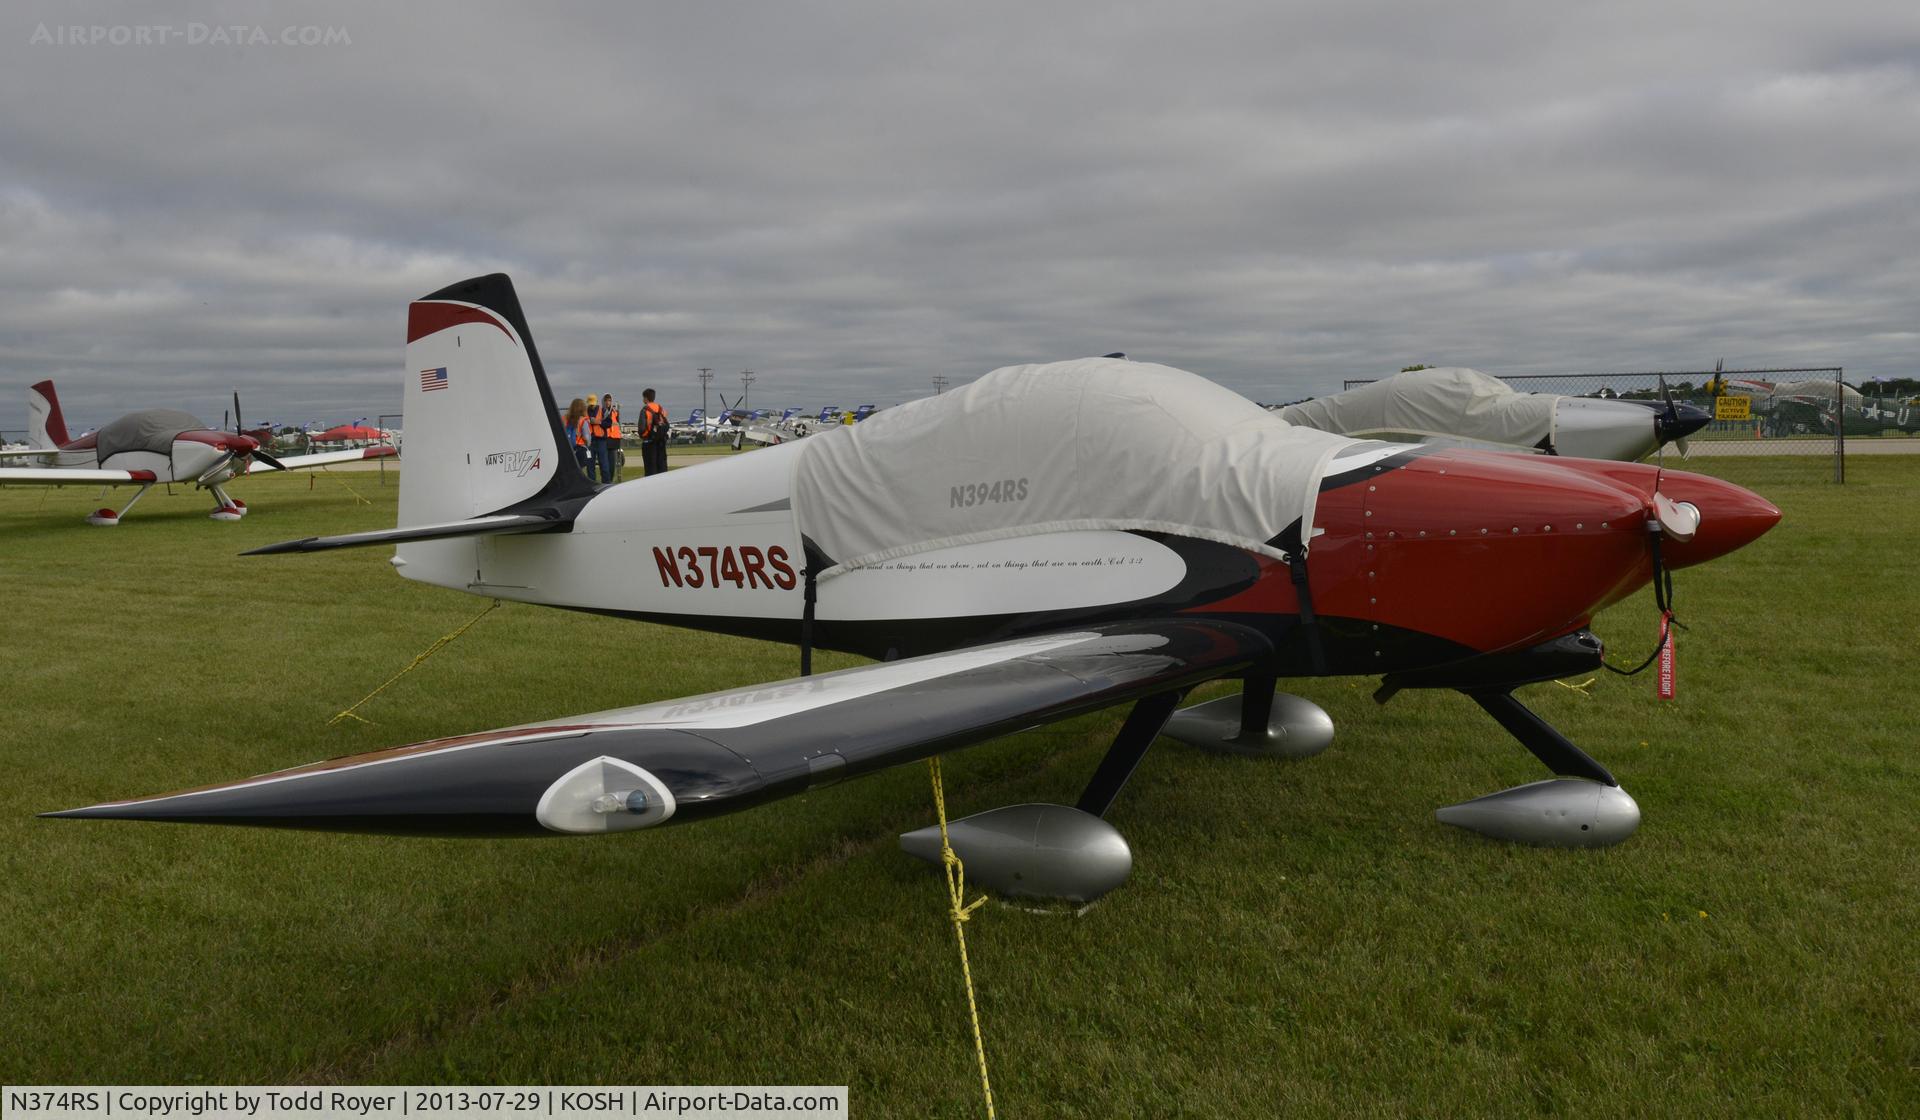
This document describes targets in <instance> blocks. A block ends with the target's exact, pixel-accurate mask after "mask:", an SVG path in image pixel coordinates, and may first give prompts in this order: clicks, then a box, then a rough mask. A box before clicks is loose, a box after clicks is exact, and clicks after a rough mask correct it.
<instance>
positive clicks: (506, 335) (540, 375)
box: [400, 273, 593, 529]
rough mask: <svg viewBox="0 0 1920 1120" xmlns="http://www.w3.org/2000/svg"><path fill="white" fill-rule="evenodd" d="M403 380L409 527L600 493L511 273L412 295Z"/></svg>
mask: <svg viewBox="0 0 1920 1120" xmlns="http://www.w3.org/2000/svg"><path fill="white" fill-rule="evenodd" d="M405 384H406V392H405V401H406V432H407V436H406V448H405V466H404V468H403V470H402V473H401V477H400V528H402V529H405V528H409V527H412V526H418V525H428V524H434V523H439V522H447V521H457V520H461V519H466V518H474V517H480V516H484V515H488V514H494V513H500V512H502V511H507V510H518V509H524V508H526V507H527V506H529V505H530V504H535V503H536V501H537V502H538V503H539V504H553V503H557V502H560V501H564V500H566V499H568V498H574V497H586V496H588V495H590V494H592V493H593V485H592V483H590V482H588V481H587V479H586V476H585V475H583V474H581V473H580V469H579V468H578V467H577V466H575V465H574V459H573V456H572V455H571V454H570V453H569V452H568V448H567V440H566V436H565V434H564V432H563V431H562V428H561V422H560V414H559V410H558V408H557V407H556V406H555V404H554V399H553V390H552V389H551V388H550V387H549V386H548V384H547V377H546V371H545V370H544V368H543V367H542V366H541V364H540V354H539V351H537V350H536V349H535V348H534V344H533V335H532V333H531V332H530V331H529V330H528V329H527V321H526V317H525V316H524V315H523V314H522V312H521V310H520V301H519V299H518V298H517V297H516V296H515V295H514V291H513V282H512V281H511V280H509V279H508V278H507V277H506V276H505V275H504V274H501V273H495V274H494V275H491V276H482V277H478V278H476V279H473V280H467V281H463V282H462V283H459V284H454V285H452V286H451V287H447V288H442V289H441V290H440V291H437V292H435V293H433V294H432V295H429V296H424V297H422V298H420V299H418V300H415V301H414V303H413V305H412V306H411V307H410V308H409V309H408V313H407V367H406V374H405Z"/></svg>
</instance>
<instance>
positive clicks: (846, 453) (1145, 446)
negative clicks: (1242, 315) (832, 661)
mask: <svg viewBox="0 0 1920 1120" xmlns="http://www.w3.org/2000/svg"><path fill="white" fill-rule="evenodd" d="M1353 442H1354V441H1352V440H1349V439H1343V438H1341V437H1338V436H1333V435H1328V434H1326V433H1322V432H1316V431H1312V430H1309V429H1306V428H1300V427H1294V426H1292V425H1289V424H1288V423H1286V422H1285V421H1284V420H1282V419H1280V417H1279V416H1278V415H1277V414H1275V413H1272V412H1269V411H1267V410H1266V409H1263V408H1261V407H1260V406H1259V405H1256V404H1254V403H1253V402H1252V401H1249V400H1247V399H1246V398H1245V397H1242V396H1240V395H1239V394H1237V393H1234V392H1232V391H1231V390H1228V389H1223V388H1221V387H1220V386H1218V385H1215V384H1214V383H1213V382H1211V381H1208V380H1206V379H1205V378H1202V377H1199V376H1197V375H1195V374H1191V373H1188V372H1186V371H1185V370H1179V369H1174V368H1172V367H1171V366H1162V365H1154V364H1151V363H1147V362H1130V361H1125V360H1122V359H1114V358H1082V359H1078V360H1076V361H1069V362H1054V363H1052V364H1048V365H1023V366H1007V367H1005V368H1003V369H997V370H994V371H993V372H992V373H989V374H987V375H986V376H985V377H982V378H981V379H979V380H978V381H975V382H973V383H971V384H969V385H965V386H962V387H960V388H958V389H955V390H953V391H951V392H948V393H943V394H940V395H938V396H933V397H927V398H925V399H922V400H918V401H914V402H912V403H910V404H904V405H901V406H899V407H897V408H889V409H886V410H884V411H881V412H877V413H875V414H874V415H873V416H872V417H870V418H869V419H867V420H864V421H862V422H860V423H859V424H855V425H853V426H851V427H843V428H840V429H838V430H835V431H831V432H827V433H824V434H822V435H818V436H814V437H812V438H811V439H808V440H806V441H805V443H804V444H803V445H802V448H803V449H802V451H801V452H800V455H799V462H798V463H797V464H796V465H795V468H794V473H793V511H794V517H795V519H796V520H797V521H798V523H799V527H800V530H801V532H803V533H805V534H807V536H809V537H811V538H812V539H813V541H814V542H815V543H816V544H817V545H819V546H820V548H822V549H823V550H824V551H825V552H826V553H827V555H828V556H829V557H831V558H832V559H833V561H834V562H835V563H834V566H833V567H832V568H829V569H827V570H826V571H825V572H823V573H822V574H823V575H825V576H831V575H835V574H837V573H839V572H841V571H843V570H846V569H849V568H857V567H862V566H866V565H871V564H877V563H880V562H882V561H885V560H890V559H892V558H894V557H897V556H904V555H907V554H909V553H915V552H925V551H928V550H931V549H936V548H947V547H951V546H954V545H961V544H971V543H975V542H978V541H984V540H993V539H997V538H1003V537H1014V536H1024V535H1028V534H1035V533H1050V532H1066V531H1072V530H1088V529H1118V530H1148V531H1159V532H1168V533H1179V534H1182V535H1185V536H1190V537H1198V538H1201V539H1205V540H1215V541H1221V542H1224V543H1228V544H1234V545H1238V546H1241V547H1244V548H1249V549H1253V550H1256V551H1259V552H1263V553H1266V554H1267V555H1270V556H1274V557H1280V556H1282V555H1283V554H1282V553H1281V552H1280V551H1279V550H1278V549H1276V548H1274V547H1272V546H1270V545H1269V544H1268V543H1267V542H1269V541H1271V540H1272V539H1273V538H1274V537H1275V536H1277V535H1279V534H1280V533H1281V531H1282V530H1284V529H1286V528H1287V526H1289V525H1291V524H1293V522H1294V521H1295V520H1299V521H1300V523H1301V536H1302V539H1303V540H1304V539H1306V538H1308V537H1310V536H1311V535H1312V533H1311V529H1312V525H1313V503H1314V497H1315V495H1316V494H1317V493H1318V490H1319V483H1320V477H1321V474H1322V473H1323V471H1324V470H1325V467H1326V464H1327V461H1328V460H1329V459H1331V458H1332V457H1333V456H1334V454H1335V453H1336V452H1337V451H1339V450H1341V449H1342V448H1345V447H1349V446H1351V445H1352V444H1353Z"/></svg>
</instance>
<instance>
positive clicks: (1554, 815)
mask: <svg viewBox="0 0 1920 1120" xmlns="http://www.w3.org/2000/svg"><path fill="white" fill-rule="evenodd" d="M1463 691H1465V692H1466V695H1467V696H1468V697H1469V698H1470V699H1472V700H1473V702H1474V703H1476V704H1478V705H1480V707H1482V708H1483V709H1485V710H1486V713H1487V714H1488V715H1490V716H1492V717H1493V718H1494V719H1496V720H1498V721H1499V723H1500V726H1501V727H1504V728H1506V729H1507V732H1508V733H1509V734H1511V735H1512V736H1513V737H1514V738H1515V739H1518V740H1520V745H1521V746H1523V747H1525V748H1527V750H1529V751H1531V752H1532V753H1533V756H1534V757H1535V758H1537V759H1539V760H1540V761H1541V762H1542V763H1544V764H1545V765H1546V767H1547V769H1549V770H1551V771H1553V772H1554V773H1555V774H1557V775H1560V776H1559V777H1555V778H1548V779H1546V780H1544V781H1539V782H1530V783H1528V784H1527V785H1523V786H1515V787H1514V788H1512V789H1508V790H1501V791H1500V792H1499V793H1490V794H1488V795H1487V796H1485V797H1476V798H1474V799H1473V800H1472V801H1464V802H1461V803H1460V804H1458V805H1449V806H1447V807H1446V808H1444V809H1440V810H1437V811H1435V813H1434V816H1435V817H1437V818H1439V820H1440V821H1441V823H1443V824H1450V825H1455V826H1458V827H1460V828H1465V829H1469V830H1471V831H1474V832H1478V833H1481V834H1483V835H1486V836H1492V837H1495V838H1497V839H1501V840H1517V841H1519V842H1521V843H1523V844H1539V845H1543V846H1546V847H1554V848H1600V847H1605V846H1607V845H1609V844H1618V843H1619V842H1620V841H1622V840H1625V839H1626V838H1627V837H1629V836H1632V835H1633V833H1634V830H1635V829H1637V828H1639V827H1640V806H1639V805H1638V804H1636V803H1635V802H1634V800H1633V798H1632V797H1631V796H1630V795H1628V793H1627V791H1626V790H1623V789H1621V788H1620V783H1619V782H1618V781H1616V780H1615V779H1614V776H1613V775H1612V774H1611V773H1610V772H1608V770H1607V768H1606V767H1604V766H1602V765H1600V764H1599V763H1598V762H1595V761H1594V760H1593V758H1592V757H1591V756H1590V755H1588V754H1587V753H1586V752H1585V751H1583V750H1581V749H1580V748H1579V747H1576V746H1574V745H1573V743H1572V741H1570V740H1569V739H1568V738H1567V737H1566V736H1565V735H1562V734H1560V732H1558V731H1556V730H1554V728H1553V726H1552V725H1550V724H1549V723H1547V721H1546V720H1543V719H1541V718H1540V717H1539V716H1537V715H1535V714H1534V713H1533V712H1532V711H1530V710H1529V709H1528V708H1527V707H1526V705H1524V704H1522V703H1520V701H1518V700H1516V699H1514V698H1513V693H1511V692H1507V691H1503V690H1500V689H1472V690H1463Z"/></svg>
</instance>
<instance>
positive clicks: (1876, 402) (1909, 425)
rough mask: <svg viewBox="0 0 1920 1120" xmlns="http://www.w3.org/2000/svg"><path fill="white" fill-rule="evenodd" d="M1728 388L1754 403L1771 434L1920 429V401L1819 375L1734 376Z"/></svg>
mask: <svg viewBox="0 0 1920 1120" xmlns="http://www.w3.org/2000/svg"><path fill="white" fill-rule="evenodd" d="M1721 388H1722V391H1724V392H1726V393H1729V394H1731V395H1734V396H1742V397H1746V398H1748V399H1749V400H1751V401H1752V402H1753V404H1752V408H1753V413H1754V415H1755V416H1757V417H1760V418H1761V421H1762V423H1763V424H1764V425H1765V428H1766V431H1767V432H1768V434H1770V435H1776V436H1786V435H1796V434H1802V433H1824V434H1827V435H1832V434H1833V433H1834V432H1835V430H1836V429H1837V430H1840V431H1842V432H1844V433H1845V434H1846V435H1850V436H1871V435H1878V434H1880V433H1881V432H1909V433H1910V432H1920V401H1915V400H1911V399H1908V400H1899V399H1891V398H1877V397H1868V396H1865V395H1864V394H1862V393H1861V392H1860V390H1858V389H1856V388H1854V387H1853V386H1851V385H1848V384H1845V383H1844V382H1840V381H1836V380H1831V379H1827V378H1819V379H1815V380H1802V381H1763V380H1758V379H1753V378H1738V377H1732V378H1728V379H1726V381H1725V382H1724V383H1723V384H1722V386H1721Z"/></svg>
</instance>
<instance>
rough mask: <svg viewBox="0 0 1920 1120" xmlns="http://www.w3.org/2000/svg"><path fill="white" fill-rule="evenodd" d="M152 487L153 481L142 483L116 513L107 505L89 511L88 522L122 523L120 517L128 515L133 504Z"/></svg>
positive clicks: (97, 523)
mask: <svg viewBox="0 0 1920 1120" xmlns="http://www.w3.org/2000/svg"><path fill="white" fill-rule="evenodd" d="M151 489H153V483H151V482H147V483H142V484H141V486H140V489H139V491H138V492H137V493H135V494H134V496H133V497H131V498H128V499H127V504H126V505H124V506H121V507H120V511H119V512H118V513H115V512H114V511H113V510H110V509H107V508H105V507H102V508H100V509H96V510H94V511H93V512H92V513H89V514H88V515H87V524H89V525H118V524H120V519H121V518H122V517H125V516H126V515H127V511H128V510H130V509H132V508H133V504H134V503H135V502H137V501H139V500H140V499H141V498H144V497H146V496H147V491H149V490H151Z"/></svg>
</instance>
